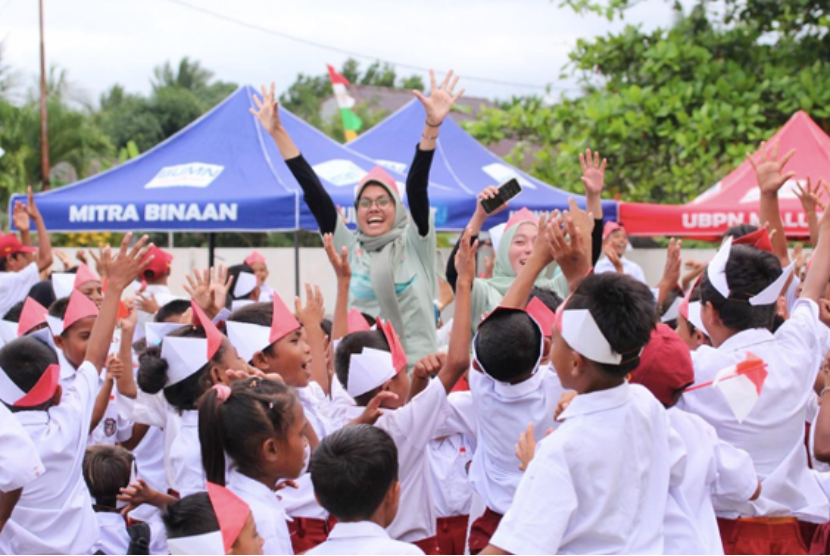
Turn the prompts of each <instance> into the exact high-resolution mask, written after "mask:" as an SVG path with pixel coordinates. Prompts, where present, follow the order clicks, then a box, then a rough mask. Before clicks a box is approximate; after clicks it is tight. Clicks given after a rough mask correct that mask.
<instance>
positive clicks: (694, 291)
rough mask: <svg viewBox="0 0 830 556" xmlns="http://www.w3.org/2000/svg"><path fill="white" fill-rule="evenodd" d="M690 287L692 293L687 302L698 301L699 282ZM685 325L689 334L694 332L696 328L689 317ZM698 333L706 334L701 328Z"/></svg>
mask: <svg viewBox="0 0 830 556" xmlns="http://www.w3.org/2000/svg"><path fill="white" fill-rule="evenodd" d="M704 272H705V271H704ZM692 288H693V289H692V293H690V294H689V303H692V302H693V301H700V284H696V285H694V286H692ZM686 326H688V327H689V334H694V333H695V330H697V327H696V326H695V325H694V323H693V322H692V321H690V320H689V319H686ZM700 333H701V334H703V335H704V336H706V334H704V332H703V330H701V331H700Z"/></svg>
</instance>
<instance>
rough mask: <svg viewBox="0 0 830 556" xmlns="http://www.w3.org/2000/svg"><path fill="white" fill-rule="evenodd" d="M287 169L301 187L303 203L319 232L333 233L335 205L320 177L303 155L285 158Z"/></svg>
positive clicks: (335, 218) (335, 223)
mask: <svg viewBox="0 0 830 556" xmlns="http://www.w3.org/2000/svg"><path fill="white" fill-rule="evenodd" d="M285 163H286V164H287V165H288V169H289V170H291V173H292V174H294V177H295V178H296V179H297V181H298V182H299V184H300V187H302V188H303V198H304V199H305V204H306V205H307V206H308V209H309V210H310V211H311V214H313V215H314V219H315V220H317V227H319V228H320V233H321V234H333V233H334V229H335V227H337V219H338V218H339V216H338V214H337V207H336V206H334V201H332V200H331V197H330V196H329V194H328V191H326V189H325V188H324V187H323V184H322V183H321V182H320V178H319V177H317V174H316V173H315V172H314V169H313V168H312V167H311V165H310V164H309V163H308V162H307V161H306V159H305V158H304V157H303V155H299V156H297V157H295V158H292V159H289V160H286V161H285Z"/></svg>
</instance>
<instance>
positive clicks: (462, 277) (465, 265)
mask: <svg viewBox="0 0 830 556" xmlns="http://www.w3.org/2000/svg"><path fill="white" fill-rule="evenodd" d="M469 237H470V233H469V232H468V231H466V230H465V231H464V233H463V234H461V238H460V239H459V240H458V241H459V242H460V244H459V245H460V247H459V248H458V252H457V253H456V254H455V269H456V271H457V272H458V279H457V281H456V284H462V283H463V284H466V286H467V287H471V286H472V284H473V280H475V277H476V251H478V240H476V241H475V243H473V244H472V245H470V240H469ZM456 287H458V286H457V285H456Z"/></svg>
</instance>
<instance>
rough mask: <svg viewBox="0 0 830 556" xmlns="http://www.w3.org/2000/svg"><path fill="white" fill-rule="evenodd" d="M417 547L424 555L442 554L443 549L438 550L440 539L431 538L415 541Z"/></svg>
mask: <svg viewBox="0 0 830 556" xmlns="http://www.w3.org/2000/svg"><path fill="white" fill-rule="evenodd" d="M411 544H414V545H415V546H417V547H418V548H420V549H421V550H423V551H424V554H441V549H439V548H438V537H429V538H426V539H422V540H420V541H414V542H413V543H411Z"/></svg>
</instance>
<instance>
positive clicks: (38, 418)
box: [14, 411, 49, 427]
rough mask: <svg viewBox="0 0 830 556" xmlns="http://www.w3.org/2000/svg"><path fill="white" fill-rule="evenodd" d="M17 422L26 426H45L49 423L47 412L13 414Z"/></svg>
mask: <svg viewBox="0 0 830 556" xmlns="http://www.w3.org/2000/svg"><path fill="white" fill-rule="evenodd" d="M14 416H15V418H16V419H17V422H18V423H20V424H21V425H23V426H24V427H26V426H32V425H46V424H48V423H49V412H48V411H18V412H17V413H15V414H14Z"/></svg>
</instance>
